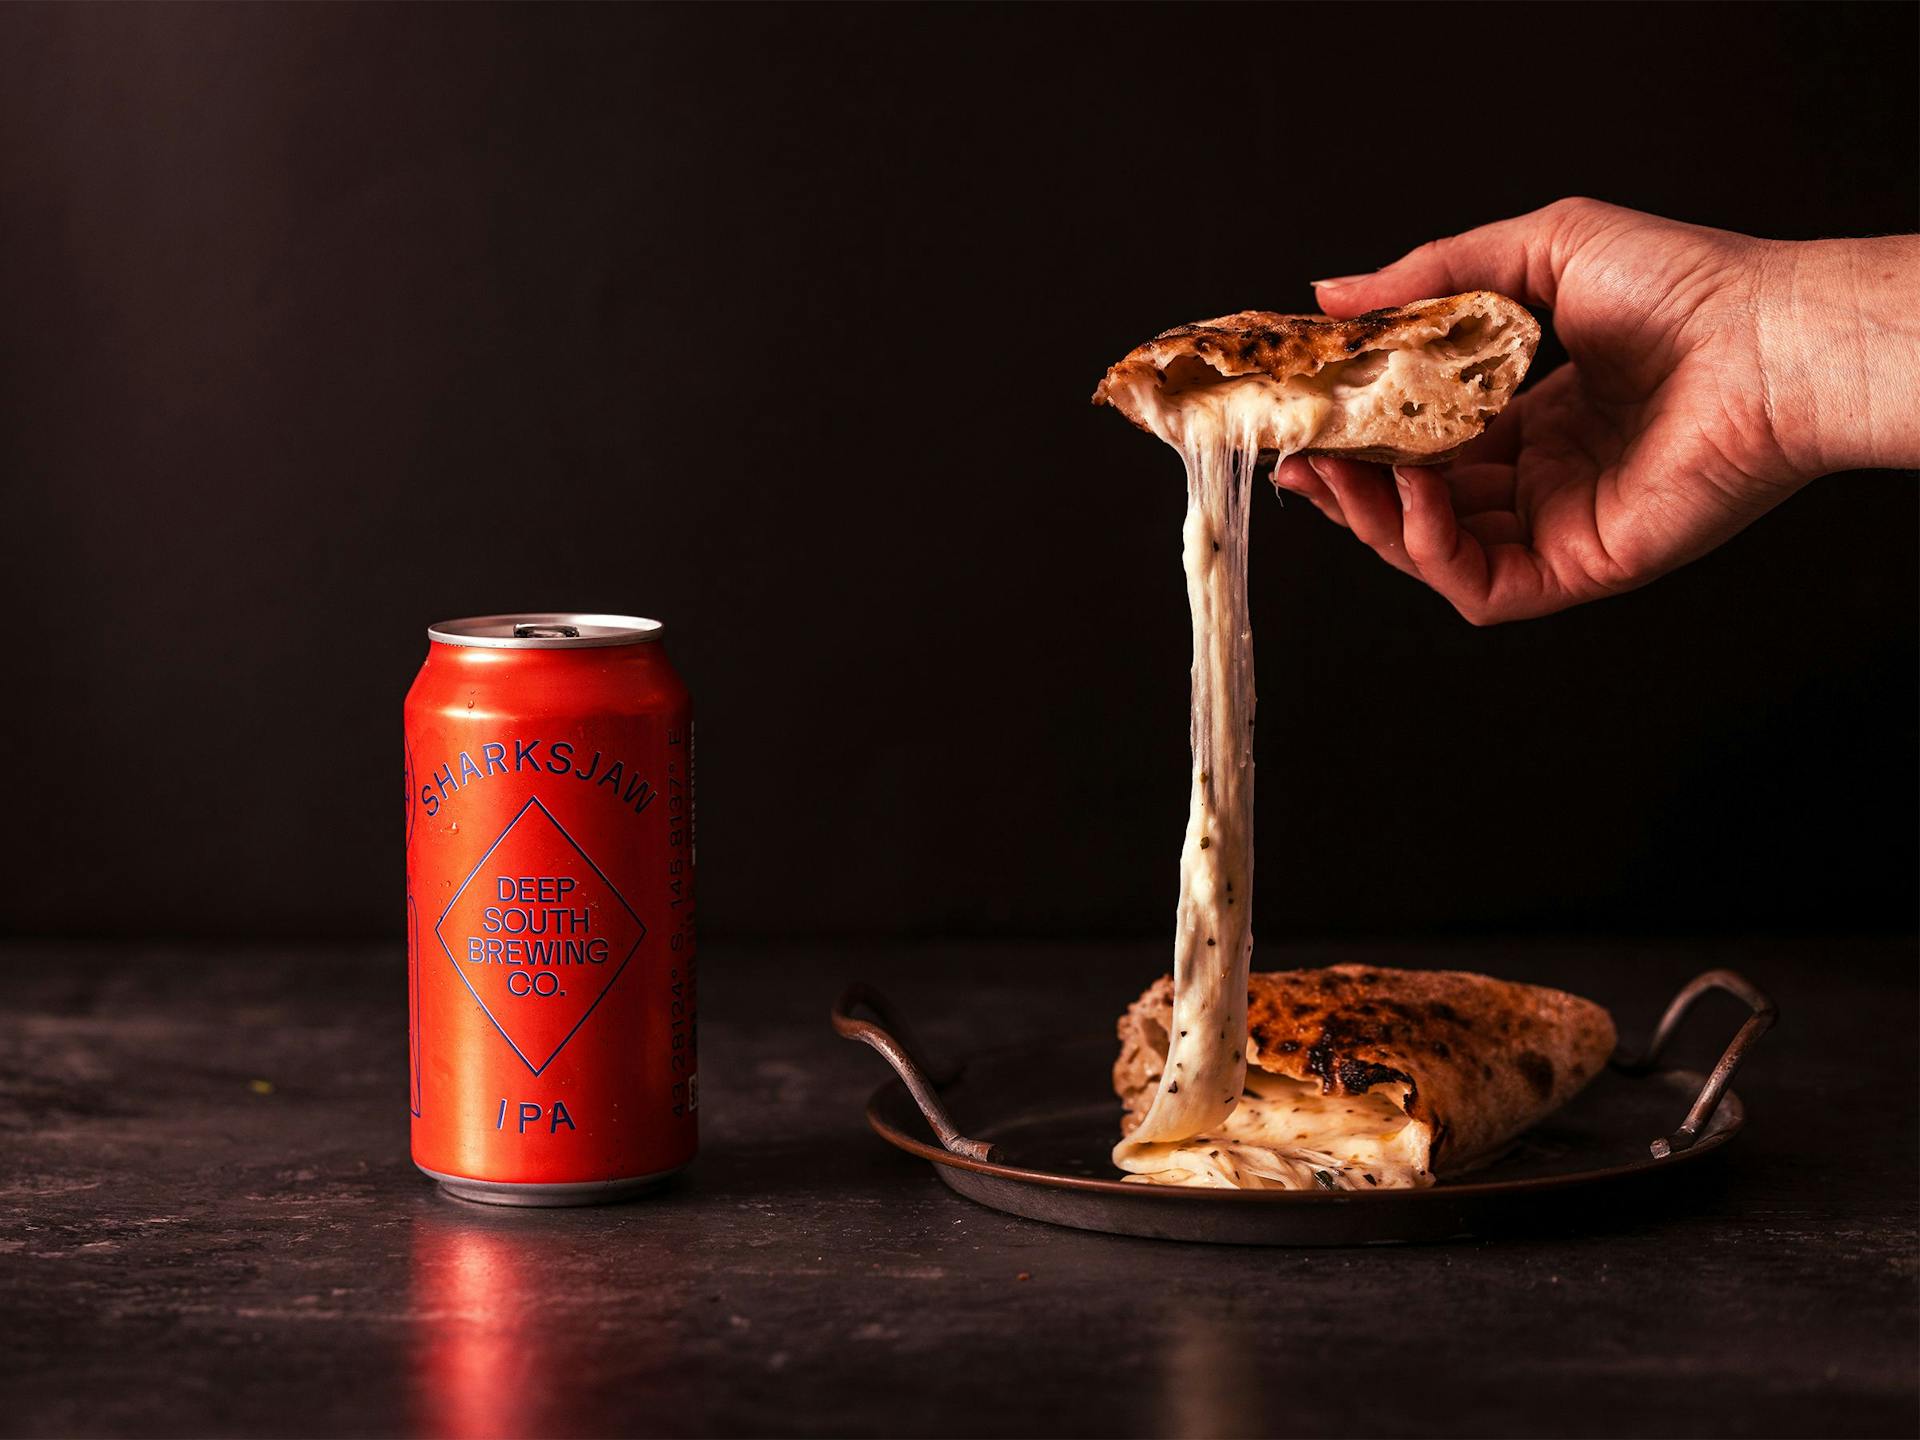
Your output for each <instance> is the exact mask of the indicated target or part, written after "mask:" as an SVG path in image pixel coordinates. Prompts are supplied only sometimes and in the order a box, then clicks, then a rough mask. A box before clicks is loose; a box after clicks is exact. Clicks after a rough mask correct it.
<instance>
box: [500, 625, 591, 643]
mask: <svg viewBox="0 0 1920 1440" xmlns="http://www.w3.org/2000/svg"><path fill="white" fill-rule="evenodd" d="M513 638H514V639H516V640H578V639H579V638H580V631H579V630H578V628H576V627H575V626H572V625H516V626H514V627H513Z"/></svg>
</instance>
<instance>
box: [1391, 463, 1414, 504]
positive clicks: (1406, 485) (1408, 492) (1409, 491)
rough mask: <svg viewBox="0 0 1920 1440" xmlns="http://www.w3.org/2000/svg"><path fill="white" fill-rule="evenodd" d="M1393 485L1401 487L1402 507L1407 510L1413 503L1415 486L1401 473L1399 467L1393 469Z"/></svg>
mask: <svg viewBox="0 0 1920 1440" xmlns="http://www.w3.org/2000/svg"><path fill="white" fill-rule="evenodd" d="M1393 483H1394V484H1395V485H1397V486H1399V487H1400V506H1401V508H1402V509H1405V508H1406V507H1407V506H1409V505H1411V504H1412V503H1413V485H1412V483H1411V482H1410V481H1408V479H1407V477H1406V476H1404V475H1402V474H1401V473H1400V467H1399V466H1398V465H1396V466H1394V467H1393Z"/></svg>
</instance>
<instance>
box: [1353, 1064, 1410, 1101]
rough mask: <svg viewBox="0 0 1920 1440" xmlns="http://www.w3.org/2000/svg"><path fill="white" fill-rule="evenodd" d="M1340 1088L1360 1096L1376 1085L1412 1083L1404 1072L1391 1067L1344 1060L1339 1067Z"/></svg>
mask: <svg viewBox="0 0 1920 1440" xmlns="http://www.w3.org/2000/svg"><path fill="white" fill-rule="evenodd" d="M1339 1076H1340V1088H1341V1089H1343V1090H1345V1091H1346V1092H1347V1093H1348V1094H1349V1095H1360V1094H1364V1093H1365V1092H1366V1091H1368V1090H1371V1089H1372V1088H1373V1087H1374V1086H1376V1085H1386V1084H1390V1083H1392V1082H1393V1081H1396V1080H1398V1081H1401V1082H1403V1083H1409V1084H1410V1083H1411V1082H1410V1081H1408V1079H1407V1076H1406V1074H1405V1073H1404V1072H1402V1071H1399V1070H1395V1069H1394V1068H1393V1067H1392V1066H1390V1065H1375V1064H1373V1063H1371V1062H1370V1061H1366V1060H1342V1061H1341V1062H1340V1067H1339Z"/></svg>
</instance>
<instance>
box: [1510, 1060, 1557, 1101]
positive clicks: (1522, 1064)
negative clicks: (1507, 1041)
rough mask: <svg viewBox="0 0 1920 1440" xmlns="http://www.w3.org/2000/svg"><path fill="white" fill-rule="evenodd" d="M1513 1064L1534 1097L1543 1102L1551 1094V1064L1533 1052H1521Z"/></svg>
mask: <svg viewBox="0 0 1920 1440" xmlns="http://www.w3.org/2000/svg"><path fill="white" fill-rule="evenodd" d="M1513 1063H1514V1067H1515V1068H1516V1069H1518V1070H1519V1072H1520V1078H1521V1079H1522V1080H1525V1081H1526V1082H1527V1087H1528V1088H1529V1089H1530V1090H1532V1091H1533V1093H1534V1094H1535V1095H1537V1096H1539V1097H1540V1098H1541V1099H1542V1100H1544V1099H1546V1098H1547V1097H1548V1096H1549V1095H1551V1094H1552V1093H1553V1062H1552V1061H1551V1060H1549V1059H1548V1058H1547V1057H1546V1056H1544V1055H1542V1054H1540V1053H1539V1052H1538V1051H1535V1050H1522V1051H1521V1052H1520V1053H1519V1055H1518V1056H1516V1057H1515V1058H1514V1062H1513Z"/></svg>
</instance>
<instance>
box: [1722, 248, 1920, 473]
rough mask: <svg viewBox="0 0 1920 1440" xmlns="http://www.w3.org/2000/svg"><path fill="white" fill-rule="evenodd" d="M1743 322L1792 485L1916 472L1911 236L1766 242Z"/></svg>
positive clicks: (1915, 256)
mask: <svg viewBox="0 0 1920 1440" xmlns="http://www.w3.org/2000/svg"><path fill="white" fill-rule="evenodd" d="M1759 269H1760V273H1759V275H1758V277H1757V279H1756V285H1755V301H1754V315H1755V321H1756V326H1757V331H1758V334H1757V340H1758V345H1759V359H1760V368H1761V375H1762V382H1763V384H1764V386H1765V389H1766V398H1767V414H1768V417H1769V419H1770V421H1771V422H1772V425H1773V430H1774V438H1775V441H1776V443H1777V444H1778V446H1779V449H1780V453H1781V454H1782V455H1783V456H1784V457H1785V458H1786V461H1787V463H1788V464H1789V465H1790V466H1792V467H1793V469H1794V470H1795V471H1796V472H1797V473H1798V474H1799V475H1800V476H1802V477H1804V478H1812V477H1813V476H1816V475H1827V474H1831V473H1833V472H1834V471H1837V470H1863V469H1880V468H1891V469H1904V468H1909V467H1913V466H1920V385H1917V384H1916V381H1915V377H1916V376H1920V237H1915V236H1892V237H1887V238H1881V239H1871V240H1815V241H1807V242H1803V243H1795V244H1779V245H1770V246H1768V247H1767V248H1766V250H1765V251H1764V252H1763V256H1762V259H1761V262H1760V267H1759Z"/></svg>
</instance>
